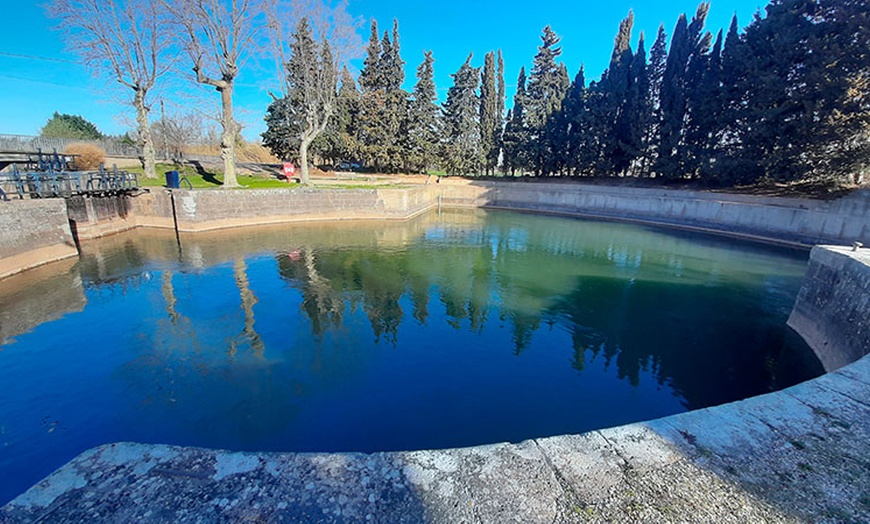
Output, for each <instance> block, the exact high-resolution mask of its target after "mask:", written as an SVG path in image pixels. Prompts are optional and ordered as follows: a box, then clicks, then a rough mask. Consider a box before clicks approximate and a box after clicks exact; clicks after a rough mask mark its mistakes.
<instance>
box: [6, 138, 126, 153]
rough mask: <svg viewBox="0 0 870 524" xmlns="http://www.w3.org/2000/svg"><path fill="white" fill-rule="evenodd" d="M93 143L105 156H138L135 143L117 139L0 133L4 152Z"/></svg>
mask: <svg viewBox="0 0 870 524" xmlns="http://www.w3.org/2000/svg"><path fill="white" fill-rule="evenodd" d="M82 143H84V144H93V145H96V146H99V147H100V148H102V149H103V151H105V152H106V156H110V157H116V158H138V157H139V148H138V147H137V146H136V145H132V144H129V143H125V142H122V141H121V140H117V139H108V138H107V139H103V140H79V139H76V138H49V137H44V136H28V135H3V134H0V151H5V152H16V151H20V152H28V153H29V152H35V151H38V150H42V151H43V152H45V153H51V152H52V151H57V152H62V151H63V150H64V148H65V147H66V146H68V145H70V144H82Z"/></svg>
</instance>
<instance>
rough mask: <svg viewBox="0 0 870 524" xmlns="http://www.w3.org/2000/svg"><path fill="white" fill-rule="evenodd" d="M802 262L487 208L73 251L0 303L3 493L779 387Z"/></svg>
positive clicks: (693, 404)
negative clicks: (70, 468)
mask: <svg viewBox="0 0 870 524" xmlns="http://www.w3.org/2000/svg"><path fill="white" fill-rule="evenodd" d="M179 260H182V261H184V263H183V264H182V263H179ZM805 262H806V254H805V253H795V252H791V251H786V250H782V249H776V248H770V247H760V246H757V245H750V244H744V243H734V242H731V241H726V240H722V239H717V238H710V237H703V236H697V235H689V234H685V233H672V232H665V231H661V230H655V229H650V228H645V227H638V226H631V225H625V224H608V223H600V222H591V221H580V220H567V219H561V218H551V217H540V216H533V215H524V214H522V215H521V214H511V213H483V212H462V213H459V212H446V213H444V214H443V215H435V214H432V215H427V216H425V217H421V218H419V219H417V220H414V221H411V222H408V223H401V224H395V223H392V224H374V223H369V224H366V223H359V224H354V225H352V226H347V225H341V224H340V225H332V224H322V225H307V226H294V227H286V228H264V229H245V230H238V231H229V232H224V233H220V234H216V233H215V234H202V235H196V236H189V235H188V236H185V235H182V248H181V252H180V253H179V249H178V246H177V244H176V243H175V237H174V235H173V234H171V232H170V233H166V232H154V231H151V232H149V231H140V232H137V233H135V234H127V235H118V236H115V237H111V238H107V239H104V240H101V241H99V242H92V243H86V244H85V245H84V246H83V255H82V258H81V261H80V262H79V263H78V264H77V265H76V266H74V267H65V268H63V270H62V271H60V272H57V274H54V275H52V276H51V277H44V278H42V280H39V281H38V282H37V281H34V282H27V283H26V284H27V285H13V284H15V281H12V280H9V281H8V283H9V285H7V286H6V287H5V288H4V289H7V290H11V289H13V288H14V289H15V291H14V292H12V291H8V292H5V294H2V295H0V304H2V306H3V314H4V315H5V317H4V318H20V317H21V316H23V315H27V316H28V317H32V318H35V319H37V320H36V321H34V322H31V323H29V324H27V323H22V324H20V325H19V324H13V323H9V322H7V323H6V324H5V326H4V331H3V336H4V337H5V338H6V339H7V343H6V345H4V346H0V470H2V471H4V472H6V473H7V474H6V475H5V477H4V480H3V481H2V484H0V500H5V499H8V498H9V497H11V496H13V495H14V494H16V493H17V492H20V491H21V490H22V489H24V488H26V487H27V486H28V485H30V484H32V483H33V482H34V481H36V480H38V478H39V477H41V476H43V475H44V474H46V473H48V472H49V471H50V470H52V469H54V468H55V467H57V466H59V465H60V464H61V463H63V462H64V461H66V460H68V459H69V458H71V457H72V456H74V455H75V454H77V453H79V452H81V451H83V450H84V449H87V448H89V447H92V446H95V445H98V444H102V443H105V442H112V441H140V442H163V443H171V444H182V445H198V446H209V447H221V448H229V449H251V450H258V449H260V450H288V451H292V450H321V451H328V450H358V451H375V450H387V449H412V448H424V447H447V446H462V445H472V444H480V443H486V442H498V441H505V440H511V441H518V440H522V439H525V438H530V437H537V436H544V435H553V434H559V433H574V432H582V431H587V430H590V429H595V428H600V427H605V426H612V425H617V424H621V423H627V422H632V421H637V420H643V419H649V418H654V417H660V416H664V415H668V414H672V413H677V412H681V411H685V410H686V409H696V408H700V407H705V406H710V405H715V404H719V403H722V402H728V401H731V400H736V399H739V398H743V397H746V396H749V395H754V394H758V393H762V392H766V391H770V390H772V389H777V388H781V387H785V386H788V385H791V384H793V383H795V382H796V381H799V380H803V379H805V378H808V377H809V376H812V374H813V373H816V372H818V365H817V363H813V362H812V361H811V360H810V361H809V363H807V362H806V361H805V360H804V355H805V350H806V348H805V346H803V345H802V344H801V343H800V341H796V340H794V338H793V337H787V336H786V331H785V329H784V324H785V320H786V317H787V315H788V312H789V310H790V308H791V305H792V303H793V301H794V297H795V295H796V293H797V289H798V287H799V285H800V282H801V279H802V277H803V272H804V267H805ZM22 278H23V277H22ZM29 278H31V280H38V279H36V277H29ZM19 282H21V281H19ZM49 288H51V289H62V290H69V291H64V292H63V293H54V294H52V295H46V296H47V297H48V296H50V298H46V299H42V298H40V297H42V296H43V295H42V294H33V295H31V296H28V293H27V291H26V290H27V289H36V290H41V291H44V290H45V289H49ZM84 303H86V306H84V309H82V307H83V304H84ZM64 314H65V316H63V315H64ZM58 317H62V318H58ZM40 318H42V319H45V320H46V322H45V323H43V324H42V325H39V326H37V327H35V328H34V327H33V325H34V324H37V323H38V322H39V320H38V319H40ZM16 330H17V331H16ZM13 331H15V332H13Z"/></svg>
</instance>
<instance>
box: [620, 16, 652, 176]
mask: <svg viewBox="0 0 870 524" xmlns="http://www.w3.org/2000/svg"><path fill="white" fill-rule="evenodd" d="M650 102H651V101H650V88H649V75H648V71H647V62H646V46H645V42H644V35H643V33H641V34H640V39H639V40H638V43H637V52H635V54H634V56H633V57H632V61H631V81H630V83H629V89H628V96H627V100H626V108H625V118H626V120H627V121H628V123H627V126H626V127H627V128H628V131H627V134H626V145H625V147H624V148H625V150H626V151H627V152H628V154H629V156H630V158H631V164H630V166H629V170H630V173H631V174H632V175H634V176H639V175H644V174H646V169H647V164H646V162H645V155H646V152H647V149H648V144H647V142H646V138H647V135H648V131H647V130H648V129H649V126H650V117H651V112H652V110H651V103H650Z"/></svg>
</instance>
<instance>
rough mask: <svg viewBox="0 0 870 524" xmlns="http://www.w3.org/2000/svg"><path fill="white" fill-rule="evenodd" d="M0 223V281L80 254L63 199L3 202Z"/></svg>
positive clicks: (0, 209)
mask: <svg viewBox="0 0 870 524" xmlns="http://www.w3.org/2000/svg"><path fill="white" fill-rule="evenodd" d="M0 224H2V227H0V278H3V277H6V276H9V275H13V274H15V273H19V272H21V271H24V270H25V269H30V268H32V267H36V266H40V265H42V264H46V263H48V262H54V261H56V260H61V259H64V258H67V257H72V256H75V255H76V254H77V253H78V252H77V250H76V245H75V241H74V240H73V235H72V231H70V226H69V220H68V219H67V210H66V204H65V203H64V201H63V200H60V199H45V200H10V201H9V202H0Z"/></svg>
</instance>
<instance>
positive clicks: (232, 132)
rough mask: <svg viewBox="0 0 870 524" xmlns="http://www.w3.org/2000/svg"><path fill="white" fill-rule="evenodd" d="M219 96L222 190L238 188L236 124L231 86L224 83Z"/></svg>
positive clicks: (219, 89)
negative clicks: (222, 164)
mask: <svg viewBox="0 0 870 524" xmlns="http://www.w3.org/2000/svg"><path fill="white" fill-rule="evenodd" d="M218 91H220V94H221V109H222V115H221V127H222V129H223V132H222V133H221V159H223V161H224V186H223V187H224V189H227V188H233V187H239V182H238V181H237V180H236V137H237V134H238V124H236V121H235V119H234V118H233V84H232V82H226V84H225V85H224V86H223V87H219V88H218Z"/></svg>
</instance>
